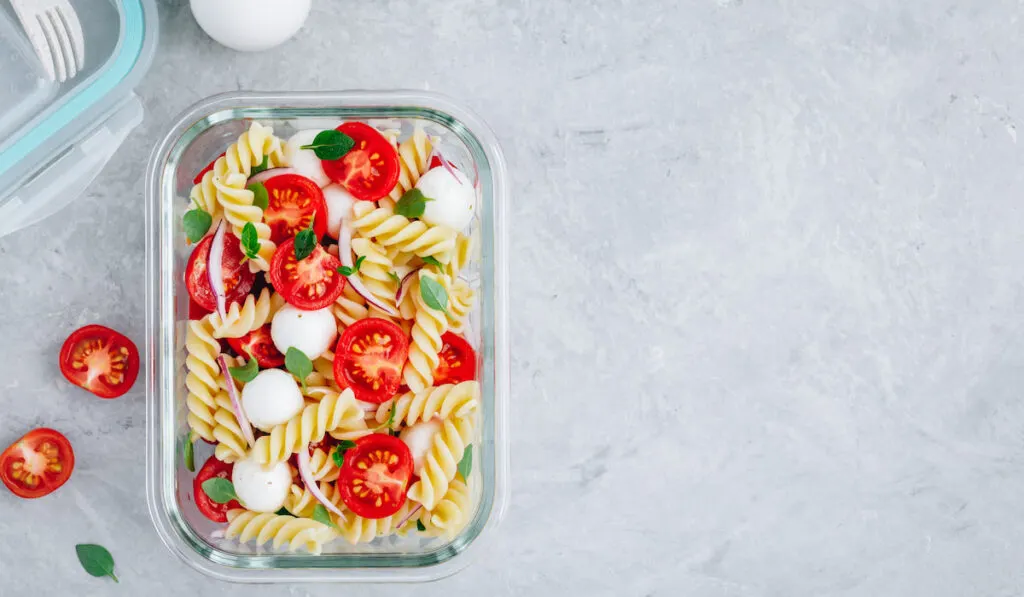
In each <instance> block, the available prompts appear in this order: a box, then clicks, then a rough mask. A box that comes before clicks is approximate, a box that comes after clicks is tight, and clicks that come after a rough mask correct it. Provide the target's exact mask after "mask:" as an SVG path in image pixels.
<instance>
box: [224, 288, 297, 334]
mask: <svg viewBox="0 0 1024 597" xmlns="http://www.w3.org/2000/svg"><path fill="white" fill-rule="evenodd" d="M283 306H284V297H282V296H281V295H280V294H276V293H271V292H270V289H268V288H264V289H263V291H262V292H260V296H259V298H256V297H255V296H253V295H251V294H250V295H249V296H247V297H245V303H244V304H243V305H241V306H239V304H238V303H232V304H231V307H230V308H229V309H228V312H227V313H226V314H225V317H224V319H223V320H221V317H220V314H219V313H216V312H214V313H211V314H210V323H211V324H213V337H214V338H241V337H242V336H244V335H246V334H248V333H249V332H251V331H253V330H258V329H260V328H261V327H263V326H264V325H265V324H267V323H269V322H270V320H271V319H272V318H273V317H274V313H277V311H278V309H280V308H281V307H283Z"/></svg>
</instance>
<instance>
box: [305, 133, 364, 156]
mask: <svg viewBox="0 0 1024 597" xmlns="http://www.w3.org/2000/svg"><path fill="white" fill-rule="evenodd" d="M355 146H356V142H355V140H354V139H352V137H349V136H348V135H346V134H345V133H343V132H341V131H336V130H334V129H328V130H326V131H320V132H319V133H317V135H316V137H314V138H313V143H311V144H309V145H303V146H302V147H300V148H299V149H312V150H313V153H315V154H316V157H318V158H320V159H321V160H337V159H340V158H341V156H343V155H345V154H346V153H348V152H349V151H352V148H353V147H355Z"/></svg>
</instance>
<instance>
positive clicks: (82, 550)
mask: <svg viewBox="0 0 1024 597" xmlns="http://www.w3.org/2000/svg"><path fill="white" fill-rule="evenodd" d="M75 553H76V554H78V561H79V562H81V563H82V568H85V571H86V572H88V573H89V574H91V575H93V576H96V577H100V576H109V577H110V578H112V579H114V582H121V581H119V580H117V575H115V574H114V556H112V555H110V552H109V551H107V548H106V547H103V546H102V545H96V544H94V543H79V544H78V545H76V546H75Z"/></svg>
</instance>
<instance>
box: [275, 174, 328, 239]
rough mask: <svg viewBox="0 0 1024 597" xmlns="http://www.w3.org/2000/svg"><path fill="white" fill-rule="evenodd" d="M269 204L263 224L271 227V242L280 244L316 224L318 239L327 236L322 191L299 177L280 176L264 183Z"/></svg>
mask: <svg viewBox="0 0 1024 597" xmlns="http://www.w3.org/2000/svg"><path fill="white" fill-rule="evenodd" d="M263 186H265V187H267V195H268V197H269V201H268V203H267V209H266V210H265V211H264V212H263V220H264V221H265V222H266V223H267V225H268V226H270V240H272V241H274V243H275V244H280V243H282V242H284V241H285V240H287V239H289V238H292V237H293V236H295V234H296V233H298V232H299V231H301V230H305V229H306V228H309V225H310V223H311V222H312V224H313V232H314V233H315V234H316V237H317V238H323V236H324V234H326V233H327V204H326V203H325V202H324V194H323V191H321V190H320V186H319V185H317V184H316V183H315V182H313V181H312V180H310V179H308V178H306V177H305V176H302V175H300V174H279V175H277V176H275V177H273V178H271V179H270V180H267V181H266V182H264V183H263Z"/></svg>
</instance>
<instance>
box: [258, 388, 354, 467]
mask: <svg viewBox="0 0 1024 597" xmlns="http://www.w3.org/2000/svg"><path fill="white" fill-rule="evenodd" d="M326 391H327V393H325V395H324V397H323V398H321V399H320V401H319V402H314V403H311V404H307V405H306V406H305V408H303V409H302V412H301V413H299V414H298V415H296V416H295V417H294V418H292V420H290V421H288V422H287V423H282V424H281V425H278V426H277V427H274V428H273V429H272V430H271V431H270V435H265V436H263V437H261V438H259V439H257V440H256V445H255V446H254V447H253V451H254V452H255V454H256V461H257V462H259V463H260V464H277V463H278V462H281V461H283V460H285V459H287V458H288V457H289V456H291V455H292V454H294V453H296V452H298V451H299V450H301V449H303V448H305V446H307V445H309V444H311V443H315V442H318V441H320V440H322V439H323V438H324V435H326V434H327V432H328V431H331V430H333V429H336V428H338V427H340V426H342V425H344V424H354V422H355V421H357V420H358V421H361V420H362V419H363V417H364V413H363V409H361V408H359V406H358V405H357V404H356V400H355V395H354V394H353V393H352V390H351V389H348V388H346V389H345V391H344V392H342V393H341V394H338V393H336V392H333V391H331V390H330V389H326Z"/></svg>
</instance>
